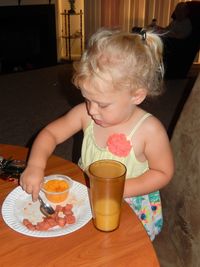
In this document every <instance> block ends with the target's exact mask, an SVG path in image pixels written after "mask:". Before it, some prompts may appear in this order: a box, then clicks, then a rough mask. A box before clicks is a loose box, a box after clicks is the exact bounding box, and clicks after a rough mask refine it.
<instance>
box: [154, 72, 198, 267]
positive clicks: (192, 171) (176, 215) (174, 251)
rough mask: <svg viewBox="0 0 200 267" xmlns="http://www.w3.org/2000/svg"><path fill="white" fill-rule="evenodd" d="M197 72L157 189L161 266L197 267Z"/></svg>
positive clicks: (155, 245)
mask: <svg viewBox="0 0 200 267" xmlns="http://www.w3.org/2000/svg"><path fill="white" fill-rule="evenodd" d="M199 103H200V73H199V75H198V77H197V79H196V81H195V84H194V86H193V89H192V92H191V94H190V96H189V98H188V99H187V101H186V104H185V105H184V107H183V110H182V112H181V115H180V117H179V119H178V122H177V124H176V127H175V129H174V132H173V136H172V139H171V145H172V149H173V153H174V159H175V166H176V168H175V174H174V177H173V179H172V181H171V182H170V183H169V184H168V185H167V186H166V187H165V188H164V189H162V190H161V197H162V203H163V215H164V222H165V223H164V228H163V231H162V232H161V233H160V235H159V236H158V237H157V238H156V239H155V241H154V242H153V245H154V247H155V249H156V252H157V255H158V258H159V261H160V265H161V267H199V266H200V257H199V253H200V215H199V214H200V105H199Z"/></svg>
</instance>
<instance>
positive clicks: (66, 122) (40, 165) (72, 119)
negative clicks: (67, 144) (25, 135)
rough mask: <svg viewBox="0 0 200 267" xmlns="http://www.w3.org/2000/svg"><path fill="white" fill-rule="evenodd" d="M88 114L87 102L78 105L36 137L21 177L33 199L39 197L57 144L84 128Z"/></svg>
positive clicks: (25, 188) (23, 184)
mask: <svg viewBox="0 0 200 267" xmlns="http://www.w3.org/2000/svg"><path fill="white" fill-rule="evenodd" d="M86 116H87V112H86V108H85V104H81V105H78V106H76V107H75V108H73V109H72V110H71V111H69V112H68V113H67V114H66V115H64V116H62V117H61V118H59V119H57V120H55V121H54V122H52V123H50V124H49V125H47V126H46V127H45V128H44V129H43V130H42V131H41V132H40V133H39V134H38V136H37V137H36V139H35V141H34V143H33V146H32V149H31V153H30V156H29V159H28V163H27V167H26V169H25V170H24V172H23V173H22V175H21V177H20V184H21V186H22V188H23V189H24V190H25V191H26V192H27V193H29V194H32V198H33V200H37V198H38V193H39V190H40V188H41V186H42V182H43V178H44V171H45V168H46V163H47V160H48V158H49V156H50V155H51V154H52V153H53V151H54V149H55V147H56V145H58V144H60V143H62V142H63V141H65V140H66V139H68V138H69V137H71V136H72V135H74V134H75V133H76V132H78V131H79V130H81V129H82V128H83V124H84V118H85V117H86Z"/></svg>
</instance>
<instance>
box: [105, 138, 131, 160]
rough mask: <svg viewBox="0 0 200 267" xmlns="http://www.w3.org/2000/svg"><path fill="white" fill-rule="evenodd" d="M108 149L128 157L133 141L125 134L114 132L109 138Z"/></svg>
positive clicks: (115, 153) (117, 154)
mask: <svg viewBox="0 0 200 267" xmlns="http://www.w3.org/2000/svg"><path fill="white" fill-rule="evenodd" d="M107 147H108V150H109V151H110V152H111V153H112V154H114V155H116V156H119V157H126V156H127V155H128V154H129V153H130V150H131V147H132V146H131V142H130V141H129V140H127V138H126V136H125V134H112V135H111V136H110V137H109V138H108V140H107Z"/></svg>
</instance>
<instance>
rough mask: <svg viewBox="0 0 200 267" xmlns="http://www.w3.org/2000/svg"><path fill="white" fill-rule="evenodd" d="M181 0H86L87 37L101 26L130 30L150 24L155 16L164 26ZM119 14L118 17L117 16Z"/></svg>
mask: <svg viewBox="0 0 200 267" xmlns="http://www.w3.org/2000/svg"><path fill="white" fill-rule="evenodd" d="M178 2H185V1H181V0H85V1H84V6H85V8H84V10H85V31H86V39H87V36H88V37H89V36H90V35H91V34H92V33H93V32H95V31H96V30H97V29H98V28H99V27H102V26H108V27H120V28H122V29H123V30H126V31H130V30H131V28H132V27H133V26H138V27H143V26H145V25H148V24H149V23H150V22H151V20H152V19H153V18H156V19H157V23H158V24H159V25H160V26H162V27H164V26H166V25H168V23H169V21H170V18H171V14H172V12H173V10H174V9H175V6H176V5H177V3H178ZM116 14H118V16H119V17H118V19H117V17H116Z"/></svg>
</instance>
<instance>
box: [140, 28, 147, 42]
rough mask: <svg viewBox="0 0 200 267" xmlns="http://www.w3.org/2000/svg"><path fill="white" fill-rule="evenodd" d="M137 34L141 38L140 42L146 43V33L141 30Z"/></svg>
mask: <svg viewBox="0 0 200 267" xmlns="http://www.w3.org/2000/svg"><path fill="white" fill-rule="evenodd" d="M139 34H140V35H141V36H142V41H146V38H147V32H146V31H145V30H141V31H140V32H139Z"/></svg>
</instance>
